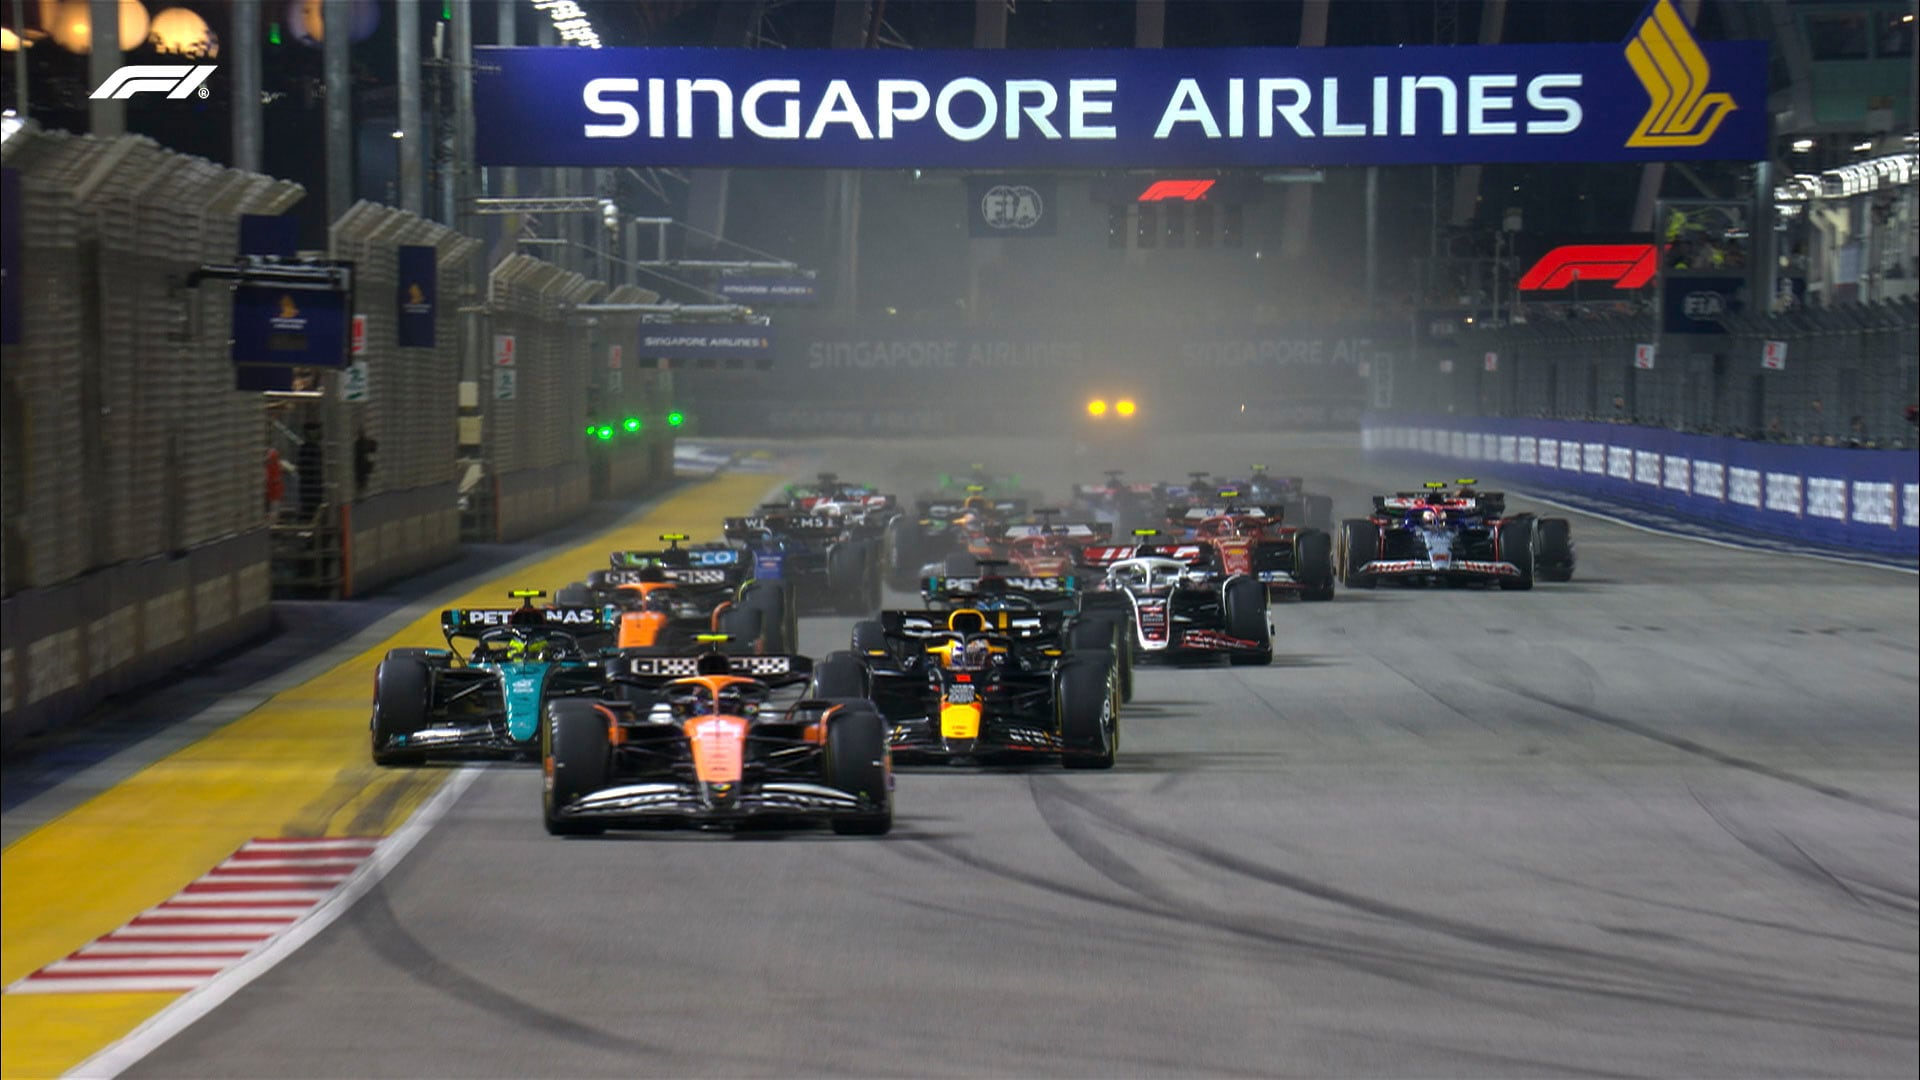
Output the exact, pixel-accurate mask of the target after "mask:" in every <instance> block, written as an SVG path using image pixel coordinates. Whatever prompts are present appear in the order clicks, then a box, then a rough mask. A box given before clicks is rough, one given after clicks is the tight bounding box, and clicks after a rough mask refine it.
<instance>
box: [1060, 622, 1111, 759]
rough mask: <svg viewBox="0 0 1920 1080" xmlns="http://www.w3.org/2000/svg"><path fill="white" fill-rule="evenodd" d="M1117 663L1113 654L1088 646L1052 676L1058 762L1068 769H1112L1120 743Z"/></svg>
mask: <svg viewBox="0 0 1920 1080" xmlns="http://www.w3.org/2000/svg"><path fill="white" fill-rule="evenodd" d="M1115 667H1116V663H1115V660H1114V657H1113V656H1112V654H1107V655H1101V654H1099V653H1096V652H1093V651H1092V650H1088V651H1086V652H1082V653H1077V654H1075V655H1074V657H1073V658H1072V659H1070V660H1068V661H1067V662H1066V663H1064V664H1062V665H1060V671H1059V673H1058V674H1057V675H1056V676H1055V677H1054V684H1053V708H1054V715H1055V717H1056V722H1057V723H1058V724H1059V727H1060V743H1061V750H1060V764H1061V765H1062V766H1064V767H1066V768H1069V769H1111V768H1113V755H1114V751H1115V750H1117V749H1118V748H1119V745H1120V720H1119V710H1118V709H1117V708H1115V705H1114V698H1115V697H1117V696H1118V694H1119V688H1118V687H1117V686H1115V685H1114V684H1115V682H1116V681H1117V676H1116V675H1115V672H1114V669H1115Z"/></svg>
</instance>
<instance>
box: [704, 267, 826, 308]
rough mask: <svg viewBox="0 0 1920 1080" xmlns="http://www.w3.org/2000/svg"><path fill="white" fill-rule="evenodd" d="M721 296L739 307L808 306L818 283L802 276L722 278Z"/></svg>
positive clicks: (818, 290) (815, 294)
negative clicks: (770, 305)
mask: <svg viewBox="0 0 1920 1080" xmlns="http://www.w3.org/2000/svg"><path fill="white" fill-rule="evenodd" d="M720 295H721V296H724V297H726V298H727V299H728V300H732V301H735V302H737V303H741V304H761V305H766V304H811V303H813V302H814V301H816V300H818V299H819V298H820V283H819V282H818V281H816V280H815V279H813V278H810V277H807V276H806V275H804V274H723V275H721V278H720Z"/></svg>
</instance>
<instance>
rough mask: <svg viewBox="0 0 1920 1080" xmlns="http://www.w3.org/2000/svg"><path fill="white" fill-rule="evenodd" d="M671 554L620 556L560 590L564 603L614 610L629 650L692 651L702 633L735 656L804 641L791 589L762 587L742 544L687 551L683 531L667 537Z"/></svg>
mask: <svg viewBox="0 0 1920 1080" xmlns="http://www.w3.org/2000/svg"><path fill="white" fill-rule="evenodd" d="M660 539H662V540H664V541H666V542H667V545H668V546H667V547H666V548H665V549H664V550H658V551H616V552H613V553H612V554H610V555H609V556H608V561H609V562H610V563H611V564H612V566H613V569H611V570H596V571H594V572H593V573H591V574H588V575H587V580H586V581H585V582H584V583H575V584H572V585H569V586H567V587H566V588H564V589H561V590H560V599H561V600H563V601H569V602H572V603H576V604H582V605H588V604H590V605H594V606H599V607H607V608H612V609H614V611H615V614H614V616H613V619H612V622H613V625H614V628H615V641H614V644H616V645H617V646H618V647H620V648H623V649H636V648H638V649H653V650H655V651H657V652H664V653H687V652H689V650H693V649H696V648H697V646H698V639H699V637H700V635H702V634H712V633H721V634H726V635H728V638H729V640H730V641H731V642H732V643H733V644H732V645H730V646H729V649H730V650H732V651H743V652H763V653H781V652H786V651H787V650H788V649H790V648H791V647H792V645H793V643H794V641H796V640H797V639H798V637H799V625H798V615H797V614H796V611H795V607H796V605H795V604H794V603H793V598H792V596H791V595H789V592H790V590H789V589H788V588H787V586H786V585H784V584H783V583H781V582H779V581H756V580H754V578H753V559H752V555H751V554H750V553H749V552H748V551H747V550H746V549H745V548H744V547H741V546H739V545H736V544H727V543H707V544H696V545H692V546H690V547H684V548H683V547H681V546H680V544H681V543H682V542H684V541H685V540H686V539H687V537H686V535H685V534H683V533H662V534H661V535H660Z"/></svg>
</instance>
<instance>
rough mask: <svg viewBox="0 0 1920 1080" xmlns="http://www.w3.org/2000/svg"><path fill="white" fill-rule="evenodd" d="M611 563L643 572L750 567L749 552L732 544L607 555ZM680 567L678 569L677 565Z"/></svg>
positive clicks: (617, 568)
mask: <svg viewBox="0 0 1920 1080" xmlns="http://www.w3.org/2000/svg"><path fill="white" fill-rule="evenodd" d="M607 563H608V565H610V566H612V567H613V568H614V569H615V570H639V569H641V568H642V567H648V566H660V567H662V568H663V569H666V570H669V571H671V570H676V569H681V568H683V567H697V568H708V567H716V566H717V567H733V566H746V565H747V564H748V560H747V555H746V552H744V551H741V550H740V549H739V548H737V547H733V546H732V545H729V544H703V545H701V546H699V547H691V548H669V549H666V550H662V551H614V552H609V553H608V555H607ZM676 563H677V564H680V565H678V566H676V565H674V564H676Z"/></svg>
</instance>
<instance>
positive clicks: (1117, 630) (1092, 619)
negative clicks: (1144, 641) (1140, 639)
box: [1068, 611, 1133, 701]
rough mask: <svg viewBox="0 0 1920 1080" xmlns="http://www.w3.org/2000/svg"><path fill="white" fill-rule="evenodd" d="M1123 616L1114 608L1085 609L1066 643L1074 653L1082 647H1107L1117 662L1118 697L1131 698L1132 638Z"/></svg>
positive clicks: (1125, 699)
mask: <svg viewBox="0 0 1920 1080" xmlns="http://www.w3.org/2000/svg"><path fill="white" fill-rule="evenodd" d="M1122 618H1123V616H1122V614H1121V613H1120V612H1117V611H1101V612H1099V613H1098V614H1095V613H1093V612H1088V613H1085V614H1083V615H1081V616H1080V620H1079V621H1078V622H1076V623H1075V624H1074V627H1073V636H1072V637H1071V638H1069V639H1068V645H1069V646H1071V647H1072V649H1073V650H1074V652H1075V653H1078V652H1080V651H1081V650H1083V649H1111V650H1113V658H1114V662H1115V663H1116V664H1118V665H1119V666H1120V672H1119V676H1120V700H1121V701H1132V700H1133V641H1132V639H1131V638H1130V637H1128V635H1127V632H1126V624H1125V623H1123V622H1122V621H1121V620H1122Z"/></svg>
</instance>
